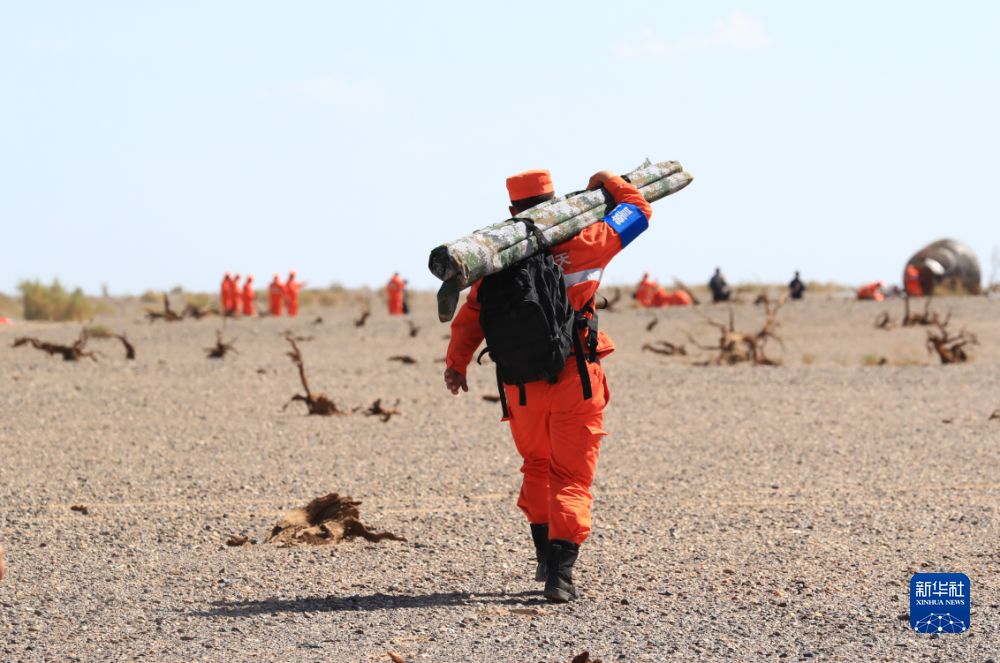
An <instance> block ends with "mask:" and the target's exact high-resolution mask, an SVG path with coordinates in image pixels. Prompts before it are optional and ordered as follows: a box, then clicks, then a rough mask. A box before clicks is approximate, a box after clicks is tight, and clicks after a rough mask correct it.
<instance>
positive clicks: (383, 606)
mask: <svg viewBox="0 0 1000 663" xmlns="http://www.w3.org/2000/svg"><path fill="white" fill-rule="evenodd" d="M528 603H544V599H543V598H542V593H541V592H540V591H537V592H519V593H515V594H498V593H492V594H490V593H486V594H469V593H467V592H449V593H438V592H435V593H433V594H422V595H416V596H407V595H399V594H382V593H379V592H376V593H375V594H371V595H369V596H359V595H355V596H332V595H331V596H327V597H325V598H319V597H315V598H301V599H278V600H266V601H212V602H211V604H210V605H211V606H212V608H211V609H208V610H203V611H199V612H192V613H190V614H191V615H192V616H200V617H218V616H226V617H252V616H253V615H260V614H265V613H268V614H274V613H282V612H338V611H362V612H367V611H371V610H408V609H412V608H429V607H443V606H456V605H472V604H479V605H512V606H513V605H518V604H528Z"/></svg>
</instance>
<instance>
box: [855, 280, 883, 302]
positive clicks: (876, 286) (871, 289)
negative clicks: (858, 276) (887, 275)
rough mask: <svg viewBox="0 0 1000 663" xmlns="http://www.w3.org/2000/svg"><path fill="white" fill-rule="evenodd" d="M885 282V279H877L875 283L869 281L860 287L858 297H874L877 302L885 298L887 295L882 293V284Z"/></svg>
mask: <svg viewBox="0 0 1000 663" xmlns="http://www.w3.org/2000/svg"><path fill="white" fill-rule="evenodd" d="M884 285H885V283H884V282H883V281H877V282H875V283H869V284H868V285H863V286H861V287H860V288H858V299H874V300H875V301H877V302H880V301H882V300H883V299H885V295H884V294H882V286H884Z"/></svg>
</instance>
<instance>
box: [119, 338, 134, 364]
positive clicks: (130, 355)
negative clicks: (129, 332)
mask: <svg viewBox="0 0 1000 663" xmlns="http://www.w3.org/2000/svg"><path fill="white" fill-rule="evenodd" d="M115 338H117V339H118V340H119V341H121V342H122V346H124V348H125V359H135V346H134V345H132V344H131V343H129V341H128V337H127V336H126V335H125V332H122V333H121V334H115Z"/></svg>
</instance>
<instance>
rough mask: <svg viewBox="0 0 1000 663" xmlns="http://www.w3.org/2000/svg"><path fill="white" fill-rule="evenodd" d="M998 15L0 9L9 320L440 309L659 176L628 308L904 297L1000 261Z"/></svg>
mask: <svg viewBox="0 0 1000 663" xmlns="http://www.w3.org/2000/svg"><path fill="white" fill-rule="evenodd" d="M998 34H1000V3H995V2H952V3H940V2H912V1H910V2H878V3H872V2H838V3H822V4H821V3H807V2H788V1H786V2H738V3H730V2H709V1H702V2H697V3H692V2H649V1H647V2H641V3H631V2H565V3H553V2H541V1H538V0H535V1H532V2H511V1H505V2H492V3H487V2H467V1H466V2H454V3H441V2H423V3H412V2H382V3H354V2H352V3H338V2H308V1H297V2H280V3H279V2H272V3H259V2H256V3H255V2H211V1H199V2H183V1H179V0H174V1H172V2H169V3H167V2H161V3H158V4H157V5H154V4H153V3H136V2H117V3H113V2H86V3H82V2H46V1H44V0H33V1H32V2H20V3H13V2H8V3H4V4H3V6H2V7H0V229H2V240H0V241H2V244H0V246H2V255H0V291H3V292H7V293H12V292H14V290H15V287H16V284H17V282H18V281H19V280H20V279H34V278H40V279H42V280H45V281H50V280H51V279H53V278H55V277H58V278H59V279H60V280H61V281H62V282H63V284H65V285H67V286H82V287H83V288H84V289H85V290H86V291H87V292H89V293H97V292H99V291H100V286H101V284H102V283H106V284H108V285H109V287H110V289H111V292H112V293H119V294H121V293H138V292H142V291H143V290H146V289H148V288H154V289H166V288H170V287H172V286H175V285H181V286H183V287H184V288H186V289H189V290H215V289H216V288H217V286H218V282H219V280H220V279H221V276H222V274H223V272H225V271H227V270H229V271H233V272H241V273H242V274H247V273H253V274H254V275H255V276H256V277H257V284H258V285H259V286H261V287H263V285H264V283H265V282H266V281H268V280H269V279H270V275H271V274H272V273H273V272H275V271H280V272H281V273H282V275H283V276H284V275H285V274H287V271H288V270H289V269H295V270H297V271H298V273H299V276H300V278H302V279H305V280H306V281H308V283H309V285H310V286H323V287H325V286H327V285H329V284H330V283H332V282H335V281H336V282H340V283H342V284H344V285H346V286H350V287H354V286H361V285H371V286H381V285H383V284H384V283H385V282H386V281H387V280H388V278H389V277H390V276H391V275H392V273H393V272H394V271H399V272H401V273H402V274H403V276H404V277H405V278H407V279H409V281H410V284H411V285H412V286H416V287H420V288H435V289H436V287H437V286H438V285H439V282H438V281H437V280H436V279H435V278H434V277H433V276H432V275H431V274H430V273H429V272H428V270H427V256H428V253H429V252H430V250H431V249H432V248H433V247H434V246H436V245H438V244H440V243H443V242H446V241H451V240H454V239H457V238H458V237H459V236H461V235H464V234H467V233H469V232H471V231H473V230H475V229H477V228H480V227H483V226H485V225H489V224H491V223H495V222H497V221H500V220H502V219H504V218H506V217H507V216H508V213H507V207H506V206H507V199H506V190H505V188H504V179H505V177H506V176H508V175H511V174H514V173H517V172H519V171H522V170H527V169H529V168H549V169H550V170H551V171H552V175H553V180H554V182H555V186H556V189H557V192H567V191H571V190H574V189H579V188H582V187H583V186H584V185H585V184H586V182H587V179H588V177H589V176H590V175H591V174H592V173H593V172H596V171H597V170H601V169H604V168H610V169H612V170H615V171H616V172H626V171H628V170H631V169H632V168H634V167H635V166H637V165H638V164H639V163H640V162H641V161H642V160H643V159H645V158H646V157H647V156H648V157H650V158H652V159H653V160H654V161H662V160H666V159H677V160H679V161H680V162H681V163H682V164H684V166H685V168H686V169H687V170H689V171H690V172H691V173H692V174H693V175H694V177H695V181H694V183H693V184H692V185H691V186H690V187H688V188H687V189H686V190H684V191H682V192H680V193H678V194H677V195H676V196H672V197H670V198H667V199H664V200H662V201H660V202H657V203H656V204H655V205H654V207H653V209H654V216H653V219H652V224H651V227H650V229H649V230H648V231H647V232H646V233H645V234H643V235H642V236H641V237H640V238H639V239H637V240H636V241H635V242H634V243H632V244H631V245H630V246H629V247H628V249H626V251H624V252H623V253H622V254H621V255H620V256H619V257H618V258H616V259H615V261H614V262H613V263H612V265H611V267H610V269H609V270H608V271H607V274H606V276H605V283H619V284H622V283H630V282H635V281H638V279H639V278H641V276H642V273H643V272H644V271H650V272H651V273H652V274H653V275H654V276H657V277H659V278H660V279H661V280H665V281H670V279H671V277H672V276H674V275H676V276H678V277H680V278H681V279H683V280H685V281H688V282H691V283H698V282H704V281H706V280H707V279H708V277H709V276H710V275H711V273H712V271H713V270H714V268H715V267H717V266H719V267H722V269H723V271H724V273H725V274H726V275H727V276H728V278H729V279H730V281H755V280H758V279H759V280H762V281H766V282H777V281H788V280H789V279H790V278H791V276H792V273H793V271H794V270H795V269H800V270H802V275H803V277H804V278H806V279H815V280H821V281H826V280H836V281H839V282H841V283H845V284H859V283H861V282H866V281H871V280H877V279H885V280H887V281H889V282H899V281H900V279H901V271H902V268H903V266H904V263H905V261H906V259H907V258H908V257H909V256H910V255H911V254H912V253H913V252H915V251H916V250H917V249H919V248H921V247H922V246H923V245H925V244H927V243H929V242H931V241H933V240H936V239H940V238H942V237H954V238H956V239H959V240H961V241H964V242H966V243H968V244H969V245H971V246H972V248H973V249H974V250H975V251H976V252H977V253H978V255H979V259H980V263H981V265H982V267H983V271H984V278H986V277H987V276H988V274H989V271H990V254H991V252H992V251H993V248H994V247H995V246H997V245H1000V198H998V193H997V192H998V185H997V183H998V182H1000V159H998V158H997V155H998V154H1000V113H998V101H1000V86H998V84H997V81H1000V39H998V38H997V35H998Z"/></svg>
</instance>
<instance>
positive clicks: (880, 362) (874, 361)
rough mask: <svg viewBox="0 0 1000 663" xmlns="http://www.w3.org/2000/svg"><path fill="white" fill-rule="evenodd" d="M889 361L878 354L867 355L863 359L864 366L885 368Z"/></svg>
mask: <svg viewBox="0 0 1000 663" xmlns="http://www.w3.org/2000/svg"><path fill="white" fill-rule="evenodd" d="M888 363H889V360H888V359H886V358H885V357H883V356H882V355H880V354H878V353H871V354H866V355H863V356H862V357H861V364H862V365H863V366H885V365H886V364H888Z"/></svg>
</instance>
